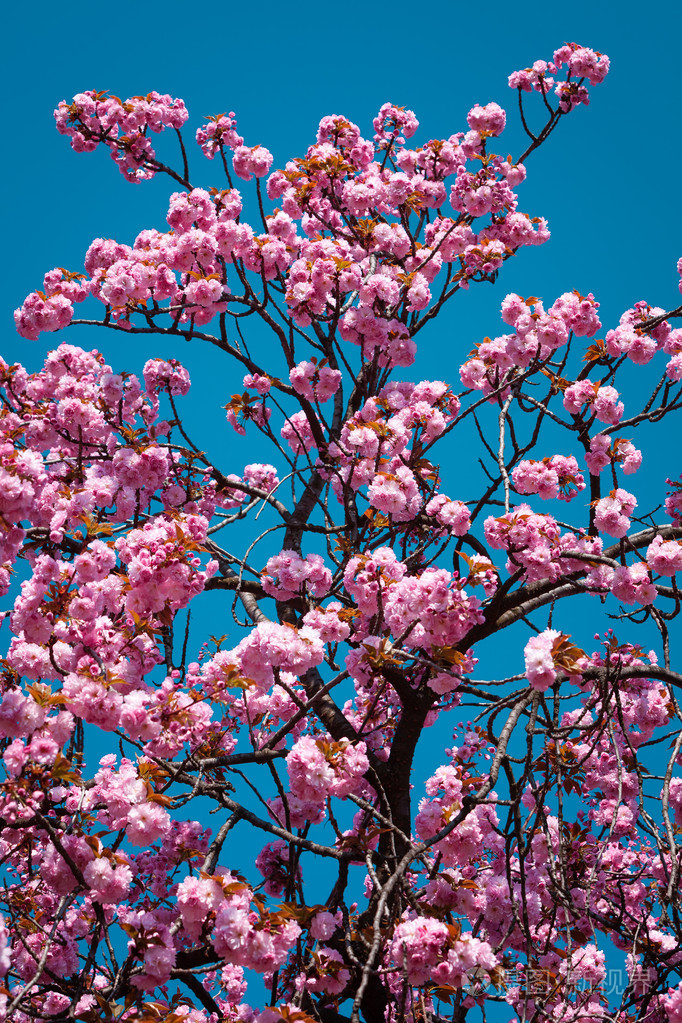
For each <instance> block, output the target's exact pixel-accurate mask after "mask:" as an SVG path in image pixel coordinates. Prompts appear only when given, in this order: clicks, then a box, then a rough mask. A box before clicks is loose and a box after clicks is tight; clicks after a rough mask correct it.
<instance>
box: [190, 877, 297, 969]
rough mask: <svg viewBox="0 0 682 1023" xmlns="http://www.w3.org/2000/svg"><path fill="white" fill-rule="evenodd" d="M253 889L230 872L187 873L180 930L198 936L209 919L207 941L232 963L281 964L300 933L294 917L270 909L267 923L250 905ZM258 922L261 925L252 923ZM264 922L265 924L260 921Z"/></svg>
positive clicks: (274, 966) (254, 966)
mask: <svg viewBox="0 0 682 1023" xmlns="http://www.w3.org/2000/svg"><path fill="white" fill-rule="evenodd" d="M252 900H253V892H252V890H251V888H250V887H249V886H248V885H247V884H244V883H243V882H241V881H239V880H237V878H235V877H234V876H233V875H232V874H231V873H230V872H229V871H222V872H221V873H219V874H216V875H215V876H214V877H206V878H196V877H187V878H185V880H184V881H182V882H181V883H180V884H179V885H178V888H177V905H178V910H179V913H180V918H181V920H182V926H183V929H184V930H185V931H186V932H187V933H188V934H189V935H190V937H192V936H193V937H198V935H199V934H200V932H201V929H202V927H203V926H205V925H206V923H207V921H208V920H209V918H210V920H211V943H212V945H213V947H214V949H215V951H216V953H217V954H218V955H219V956H220V957H221V958H222V959H225V960H227V961H228V962H230V963H232V964H233V965H235V966H242V967H245V968H246V969H250V970H256V971H257V972H259V973H270V972H271V971H272V970H274V969H277V967H278V966H282V965H283V964H284V962H285V961H286V958H287V955H288V953H289V950H290V948H291V946H292V944H293V943H295V941H296V939H297V938H298V936H299V935H300V933H301V929H300V927H299V926H298V924H297V923H296V922H295V921H293V920H286V919H281V918H280V919H278V917H277V916H276V914H268V917H267V922H266V921H263V920H262V918H260V917H259V914H258V913H257V912H255V911H254V910H253V909H252V908H251V906H252ZM259 921H260V923H261V926H260V927H256V926H254V925H255V924H256V923H258V922H259ZM264 923H265V926H262V924H264Z"/></svg>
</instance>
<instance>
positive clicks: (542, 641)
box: [523, 629, 562, 693]
mask: <svg viewBox="0 0 682 1023" xmlns="http://www.w3.org/2000/svg"><path fill="white" fill-rule="evenodd" d="M561 638H562V633H560V632H557V631H556V629H545V630H544V632H541V633H539V635H537V636H531V638H530V639H529V640H528V642H527V643H526V646H525V648H524V651H523V659H524V661H525V665H526V678H527V679H528V682H529V683H530V685H531V686H532V687H533V689H537V690H538V691H539V692H541V693H544V692H545V690H546V689H549V687H550V686H551V685H553V683H554V682H555V680H556V666H555V663H554V650H555V644H556V640H558V639H561Z"/></svg>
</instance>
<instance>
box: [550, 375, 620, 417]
mask: <svg viewBox="0 0 682 1023" xmlns="http://www.w3.org/2000/svg"><path fill="white" fill-rule="evenodd" d="M619 397H620V396H619V394H618V391H617V390H616V388H615V387H611V386H610V384H606V385H603V386H602V385H601V384H599V383H598V382H597V381H593V380H588V379H584V380H578V381H576V383H574V384H571V385H570V386H569V387H567V388H566V390H565V391H564V408H565V409H566V411H567V412H570V413H571V415H574V416H578V415H580V414H581V409H582V407H583V405H587V406H588V410H589V413H590V414H591V415H593V416H594V417H595V418H596V419H598V420H599V421H600V422H601V423H609V424H611V425H612V426H617V425H618V423H619V422H620V421H621V419H622V418H623V411H624V409H625V406H624V405H623V402H622V401H619V400H618V398H619Z"/></svg>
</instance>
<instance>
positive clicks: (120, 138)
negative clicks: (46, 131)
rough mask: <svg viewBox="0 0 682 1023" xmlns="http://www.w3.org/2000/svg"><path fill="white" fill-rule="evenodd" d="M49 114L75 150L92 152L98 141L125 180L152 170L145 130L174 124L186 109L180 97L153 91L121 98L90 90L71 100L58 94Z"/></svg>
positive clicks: (153, 159)
mask: <svg viewBox="0 0 682 1023" xmlns="http://www.w3.org/2000/svg"><path fill="white" fill-rule="evenodd" d="M54 116H55V121H56V122H57V131H58V132H59V133H60V135H67V136H68V137H69V138H70V139H71V146H72V148H73V149H75V151H76V152H77V153H84V152H92V150H93V149H96V148H97V146H98V145H99V143H103V144H104V145H105V146H107V147H108V148H109V149H110V150H111V156H112V159H113V160H115V161H116V163H117V164H118V166H119V170H120V171H121V173H122V174H123V175H124V176H125V177H126V178H127V179H128V180H129V181H142V180H144V179H146V178H152V177H153V176H154V174H155V173H156V167H155V162H156V154H155V153H154V149H153V148H152V145H151V142H150V140H149V136H148V134H147V132H148V131H152V132H155V133H158V132H160V131H163V130H164V128H175V129H176V130H179V129H180V128H182V126H183V124H184V123H185V121H186V120H187V118H188V116H189V115H188V113H187V109H186V108H185V104H184V103H183V101H182V100H181V99H172V98H171V97H170V96H168V95H162V94H160V93H158V92H150V93H148V95H147V96H132V97H130V98H129V99H126V100H120V99H119V98H118V96H107V94H106V93H105V92H92V91H90V92H81V93H78V95H76V96H74V97H73V100H72V101H71V103H67V102H66V100H62V101H61V103H60V104H59V106H58V107H57V109H56V110H55V112H54Z"/></svg>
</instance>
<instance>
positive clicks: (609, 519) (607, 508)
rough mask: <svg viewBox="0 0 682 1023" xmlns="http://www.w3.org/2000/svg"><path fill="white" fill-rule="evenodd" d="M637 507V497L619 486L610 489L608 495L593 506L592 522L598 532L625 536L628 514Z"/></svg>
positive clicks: (628, 523) (628, 524)
mask: <svg viewBox="0 0 682 1023" xmlns="http://www.w3.org/2000/svg"><path fill="white" fill-rule="evenodd" d="M636 507H637V499H636V498H635V497H634V495H633V494H630V493H628V491H627V490H623V489H622V488H621V487H617V488H616V489H615V490H612V491H611V493H610V494H609V496H608V497H602V498H600V500H599V501H597V504H596V506H595V513H594V524H595V526H596V527H597V529H598V530H599V532H600V533H608V535H609V536H615V537H619V538H620V537H622V536H625V534H626V533H627V531H628V529H629V528H630V519H629V518H628V516H629V515H631V514H632V512H633V511H634V510H635V508H636Z"/></svg>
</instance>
